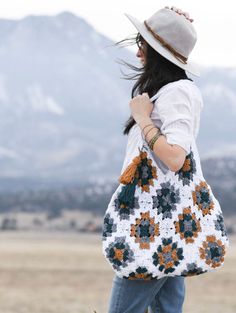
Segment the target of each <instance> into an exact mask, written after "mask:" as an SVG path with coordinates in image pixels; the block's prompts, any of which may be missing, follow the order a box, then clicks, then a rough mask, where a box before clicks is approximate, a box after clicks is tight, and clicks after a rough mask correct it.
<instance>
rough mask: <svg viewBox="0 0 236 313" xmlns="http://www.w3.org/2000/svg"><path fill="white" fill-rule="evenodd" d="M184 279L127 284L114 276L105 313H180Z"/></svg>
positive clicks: (134, 281)
mask: <svg viewBox="0 0 236 313" xmlns="http://www.w3.org/2000/svg"><path fill="white" fill-rule="evenodd" d="M184 296H185V281H184V277H183V276H174V277H171V276H169V277H163V278H160V279H158V280H149V281H141V280H139V281H138V280H128V279H125V278H119V277H118V276H116V275H115V276H114V278H113V284H112V291H111V296H110V303H109V310H108V313H145V312H147V309H148V312H149V313H182V306H183V302H184Z"/></svg>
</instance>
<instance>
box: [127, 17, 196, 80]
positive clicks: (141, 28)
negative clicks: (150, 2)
mask: <svg viewBox="0 0 236 313" xmlns="http://www.w3.org/2000/svg"><path fill="white" fill-rule="evenodd" d="M124 14H125V15H126V16H127V18H128V19H129V20H130V22H131V23H132V24H133V25H134V27H135V28H136V29H137V30H138V32H139V33H140V34H141V35H142V37H143V38H144V39H145V40H146V41H147V42H148V44H149V45H150V46H151V47H152V48H153V49H154V50H156V51H157V52H159V53H160V54H161V55H162V56H163V57H164V58H166V59H167V60H169V61H170V62H172V63H174V64H175V65H177V66H179V67H181V68H182V69H184V70H185V71H187V72H189V73H191V74H193V75H195V76H198V77H199V76H200V71H199V68H198V66H197V65H196V64H195V63H194V62H191V61H188V62H187V64H183V63H182V62H180V61H179V60H178V59H177V58H176V57H175V56H174V55H173V54H172V53H171V52H170V51H169V50H167V49H166V48H165V47H163V46H162V45H161V43H160V42H159V41H158V40H157V39H155V38H154V37H153V35H152V34H151V33H150V32H149V31H148V30H147V28H146V26H145V25H144V23H141V22H140V21H139V20H137V19H136V18H135V17H133V16H131V15H130V14H127V13H124Z"/></svg>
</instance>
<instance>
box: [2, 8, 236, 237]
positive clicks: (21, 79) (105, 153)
mask: <svg viewBox="0 0 236 313" xmlns="http://www.w3.org/2000/svg"><path fill="white" fill-rule="evenodd" d="M119 59H123V60H125V61H128V62H131V63H133V64H136V65H137V60H136V57H135V55H134V54H133V53H132V52H131V51H130V50H128V49H125V48H123V49H120V48H117V47H115V46H114V42H113V41H112V40H110V39H109V38H107V37H106V36H104V35H102V34H100V33H99V32H97V31H96V30H95V29H94V28H93V27H92V26H91V25H90V24H88V23H87V22H86V21H85V20H84V19H82V18H80V17H77V16H76V15H74V14H72V13H70V12H63V13H60V14H58V15H55V16H46V15H45V16H35V15H30V16H27V17H25V18H23V19H21V20H6V19H1V20H0V115H1V123H0V212H1V214H0V218H1V220H0V229H2V230H4V229H21V228H24V229H28V228H29V229H31V228H33V229H35V228H39V229H41V228H42V227H43V225H44V226H45V225H47V226H45V227H46V228H49V229H50V228H52V227H55V228H57V229H62V230H66V229H73V230H83V229H85V230H86V229H87V230H91V231H100V222H101V218H102V216H103V214H104V212H105V210H106V206H107V203H108V201H109V198H110V196H111V193H112V192H113V191H114V190H115V188H116V186H117V184H118V181H117V178H118V176H119V174H120V170H121V166H122V162H123V158H124V153H125V147H126V139H127V138H126V137H125V136H123V135H122V129H123V125H124V123H125V121H126V119H127V118H128V117H129V106H128V101H129V99H130V91H131V87H132V84H133V82H129V81H126V80H124V79H122V76H123V75H122V73H121V69H123V70H124V71H126V70H125V69H124V68H122V67H121V66H120V65H119V63H118V62H119ZM192 78H193V79H194V81H195V82H196V84H197V85H198V86H199V88H200V89H201V91H202V95H203V99H204V108H203V111H202V117H201V128H200V132H199V136H198V139H197V143H198V147H199V152H200V156H201V160H202V166H203V172H204V174H205V178H206V180H208V181H209V183H210V184H211V185H212V188H213V191H214V192H215V195H216V196H217V197H218V198H219V201H220V202H221V204H222V209H223V212H224V214H225V215H226V216H227V217H228V220H229V221H232V220H233V219H232V217H233V218H234V217H235V212H236V210H235V203H236V180H235V174H236V141H235V133H236V123H235V118H236V90H235V85H236V69H235V68H223V67H222V68H220V67H218V68H216V67H209V68H206V67H204V68H203V69H202V76H201V78H198V79H196V78H194V77H192ZM20 214H21V216H24V217H22V218H20ZM25 214H28V215H27V216H31V217H32V218H30V219H29V222H28V223H25V221H26V220H27V219H26V217H25V216H26V215H25ZM37 214H44V216H43V217H42V216H41V217H39V216H38V215H37ZM68 214H69V215H68ZM70 214H72V215H73V214H77V215H73V216H71V215H70ZM65 216H67V218H66V217H65ZM68 216H71V217H70V218H68ZM92 216H93V218H92ZM60 219H61V220H60ZM56 220H57V221H60V222H58V223H56V222H55V221H56ZM62 220H63V221H64V222H62ZM75 220H76V222H75ZM52 221H53V222H52ZM94 221H96V225H94V223H95V222H94ZM76 223H77V224H76ZM229 229H230V231H234V225H232V227H231V226H230V227H229Z"/></svg>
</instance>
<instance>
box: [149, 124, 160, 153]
mask: <svg viewBox="0 0 236 313" xmlns="http://www.w3.org/2000/svg"><path fill="white" fill-rule="evenodd" d="M161 135H162V133H161V131H160V129H159V128H157V132H156V134H155V135H154V136H153V137H152V139H151V140H150V141H149V142H148V146H149V148H150V149H151V150H152V151H153V146H154V143H155V142H156V141H157V139H158V138H159V137H160V136H161Z"/></svg>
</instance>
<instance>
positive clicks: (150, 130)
mask: <svg viewBox="0 0 236 313" xmlns="http://www.w3.org/2000/svg"><path fill="white" fill-rule="evenodd" d="M153 128H156V126H153V127H152V128H151V129H149V131H148V132H147V133H146V135H145V136H144V139H145V140H146V137H147V134H148V133H149V132H150V131H151V130H152V129H153ZM146 141H147V140H146Z"/></svg>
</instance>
